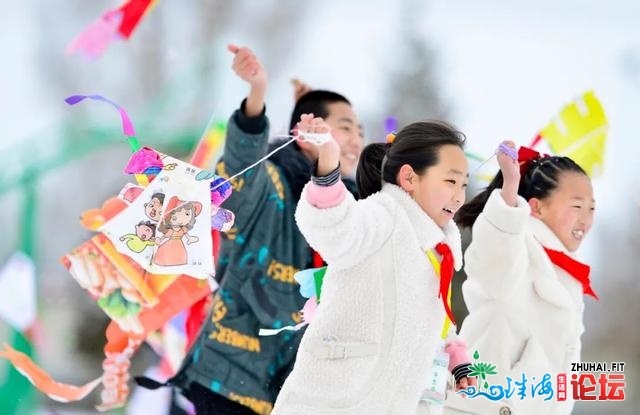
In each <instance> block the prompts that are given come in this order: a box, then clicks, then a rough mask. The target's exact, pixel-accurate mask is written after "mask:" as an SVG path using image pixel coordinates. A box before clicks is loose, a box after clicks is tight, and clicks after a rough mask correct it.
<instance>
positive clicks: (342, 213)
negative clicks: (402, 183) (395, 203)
mask: <svg viewBox="0 0 640 415" xmlns="http://www.w3.org/2000/svg"><path fill="white" fill-rule="evenodd" d="M334 186H337V187H342V188H344V184H343V183H342V182H338V183H336V184H335V185H333V186H329V187H325V188H324V189H317V187H320V186H317V185H314V184H313V183H307V185H306V186H305V188H304V190H303V191H302V196H301V197H300V202H299V203H298V207H297V209H296V221H297V223H298V227H299V228H300V232H302V234H303V235H304V237H305V238H306V240H307V242H309V245H310V246H311V247H312V248H313V249H314V250H316V251H317V252H318V253H320V255H321V256H322V258H324V260H325V261H326V262H327V263H328V264H330V265H331V266H333V267H336V268H347V267H350V266H353V265H356V264H358V263H360V262H362V261H363V260H364V259H365V258H367V257H368V256H370V255H371V254H373V253H375V252H377V251H378V250H379V249H380V248H381V247H382V245H383V244H384V243H385V241H386V240H387V239H388V238H389V237H390V236H391V232H392V230H393V226H394V222H395V219H396V218H395V210H394V209H393V208H392V205H391V203H389V204H386V203H385V202H384V200H383V199H382V198H371V197H370V198H367V199H364V200H360V201H358V202H356V201H355V199H354V198H353V195H351V193H349V192H348V191H346V188H345V189H344V191H343V192H342V197H341V198H339V199H335V198H336V192H335V191H332V188H333V187H334ZM309 192H311V193H313V195H312V196H310V195H309ZM320 192H322V193H320ZM322 195H325V199H326V200H323V196H322ZM327 206H329V207H327Z"/></svg>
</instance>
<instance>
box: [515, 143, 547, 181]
mask: <svg viewBox="0 0 640 415" xmlns="http://www.w3.org/2000/svg"><path fill="white" fill-rule="evenodd" d="M546 157H549V155H548V154H544V153H538V152H537V151H535V150H533V149H531V148H528V147H524V146H520V149H519V150H518V162H519V164H520V174H521V175H524V174H525V172H526V171H527V169H528V168H529V166H530V165H531V164H536V163H538V162H539V161H540V159H542V158H546Z"/></svg>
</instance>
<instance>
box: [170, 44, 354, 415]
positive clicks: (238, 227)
mask: <svg viewBox="0 0 640 415" xmlns="http://www.w3.org/2000/svg"><path fill="white" fill-rule="evenodd" d="M229 51H230V52H231V53H233V54H234V55H235V56H234V60H233V69H234V71H235V72H236V74H237V75H238V76H239V77H240V78H241V79H242V80H244V81H246V82H247V83H248V84H249V85H250V92H249V95H248V97H247V98H246V99H245V100H244V101H243V102H242V104H241V106H240V109H239V110H237V111H235V112H234V113H233V115H232V116H231V118H230V120H229V123H228V127H227V138H226V142H225V148H224V155H223V159H222V161H221V162H220V163H219V164H218V166H217V172H218V174H219V175H221V176H223V177H230V176H233V175H234V174H236V173H237V172H239V171H241V170H242V169H244V168H246V167H247V166H249V165H251V164H252V163H254V162H255V161H257V160H259V159H260V158H262V157H264V156H265V155H266V154H267V153H268V152H269V151H270V149H271V148H273V147H274V146H277V145H278V144H281V143H274V144H272V145H271V146H269V143H268V138H269V121H268V118H267V117H266V116H265V104H264V97H265V91H266V87H267V75H266V73H265V71H264V69H263V68H262V65H261V63H260V61H259V60H258V59H257V58H256V57H255V55H254V54H253V53H252V51H251V50H249V49H248V48H238V47H236V46H234V45H230V46H229ZM303 113H313V114H315V115H316V116H319V117H323V118H324V119H325V120H326V122H327V123H328V124H329V125H330V126H331V128H332V134H333V136H334V137H335V139H336V141H338V143H339V144H340V146H341V149H342V157H341V159H340V169H341V173H342V175H343V177H349V176H352V175H353V173H354V172H355V167H356V164H357V161H358V157H359V155H360V152H361V150H362V146H363V139H362V135H361V130H360V126H359V123H358V118H357V116H356V114H355V113H354V111H353V109H352V108H351V105H350V103H349V101H348V100H347V99H346V98H344V97H343V96H341V95H339V94H336V93H334V92H330V91H318V90H316V91H311V92H307V93H306V94H304V95H303V96H302V97H300V99H299V100H298V102H297V103H296V106H295V108H294V110H293V113H292V115H291V124H290V127H291V129H294V128H295V125H296V123H297V121H298V120H299V119H300V115H301V114H303ZM316 160H317V148H316V147H315V145H313V144H311V143H307V142H301V141H296V142H295V143H293V144H291V145H289V146H287V147H285V148H284V149H283V150H281V151H279V152H278V153H276V154H274V155H273V156H272V157H271V158H270V159H269V160H267V161H266V162H264V163H261V164H259V165H257V166H256V167H254V168H253V169H251V170H249V171H248V172H246V173H245V174H243V175H241V176H239V177H237V178H236V179H234V180H232V182H231V183H232V185H233V194H232V195H231V197H230V198H229V199H227V200H226V201H225V204H224V207H225V208H226V209H229V210H231V211H233V212H234V213H235V215H236V219H235V227H234V228H232V229H231V230H230V231H229V232H227V233H226V234H222V238H223V239H222V243H221V249H220V255H219V258H218V259H217V262H218V264H217V270H216V273H217V278H218V279H219V280H220V281H221V286H220V288H219V290H218V291H217V292H216V293H215V296H214V301H213V306H212V310H211V313H210V315H209V317H208V318H207V320H205V322H204V324H203V327H202V329H201V331H200V333H199V335H198V338H197V340H196V341H195V343H194V345H193V347H192V348H191V350H190V351H189V353H188V354H187V356H186V358H185V360H184V363H183V366H182V368H181V369H180V371H179V372H178V374H177V375H176V377H175V378H174V379H173V380H172V381H171V383H172V384H173V385H176V386H177V387H178V388H180V389H181V390H182V392H183V393H184V394H185V395H186V396H187V397H188V398H189V399H190V400H191V401H192V402H193V403H194V405H195V406H196V411H197V414H199V415H200V414H216V415H217V414H251V415H253V414H255V413H258V414H269V413H270V412H271V409H272V406H273V403H274V402H275V399H276V396H277V394H278V392H279V390H280V387H281V386H282V383H283V382H284V379H285V378H286V376H287V375H288V374H289V372H290V371H291V369H292V368H293V361H294V358H295V355H296V351H297V349H298V344H299V342H300V339H301V337H302V332H284V333H281V334H279V335H277V336H271V337H258V331H259V330H260V329H261V328H280V327H283V326H289V325H295V324H297V323H299V322H300V321H301V316H300V313H299V310H300V309H301V308H302V306H303V305H304V302H305V300H306V299H305V298H303V297H302V296H301V295H300V294H299V291H298V289H299V286H298V285H297V283H296V282H295V280H294V278H293V275H294V274H295V273H296V272H297V271H298V270H301V269H305V268H309V267H311V266H313V265H319V264H318V258H315V261H314V259H313V255H312V251H311V249H310V248H309V245H308V244H307V242H306V241H305V239H304V238H303V237H302V235H301V234H300V231H299V230H298V227H297V225H296V223H295V219H294V211H295V208H296V205H297V203H298V200H299V198H300V193H301V192H302V187H303V186H304V185H305V184H306V183H307V182H308V181H309V180H310V177H311V173H312V170H313V168H314V165H315V162H316ZM345 183H346V184H347V187H348V188H349V189H350V190H352V191H353V192H354V193H355V183H354V182H353V181H351V180H347V181H346V182H345Z"/></svg>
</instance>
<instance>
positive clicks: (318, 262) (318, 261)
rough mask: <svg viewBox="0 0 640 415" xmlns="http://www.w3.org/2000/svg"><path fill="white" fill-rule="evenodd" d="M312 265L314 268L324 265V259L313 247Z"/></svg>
mask: <svg viewBox="0 0 640 415" xmlns="http://www.w3.org/2000/svg"><path fill="white" fill-rule="evenodd" d="M311 266H312V267H313V268H320V267H324V259H322V257H321V256H320V254H319V253H317V252H316V251H314V250H313V249H312V250H311Z"/></svg>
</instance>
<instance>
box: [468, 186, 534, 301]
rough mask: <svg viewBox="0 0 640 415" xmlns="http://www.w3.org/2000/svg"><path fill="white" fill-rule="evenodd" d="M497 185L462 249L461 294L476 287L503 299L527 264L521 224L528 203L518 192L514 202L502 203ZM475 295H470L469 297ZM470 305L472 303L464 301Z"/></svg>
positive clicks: (489, 297) (492, 296)
mask: <svg viewBox="0 0 640 415" xmlns="http://www.w3.org/2000/svg"><path fill="white" fill-rule="evenodd" d="M500 191H501V190H500V189H496V190H494V191H493V193H491V195H490V196H489V200H488V201H487V204H486V205H485V208H484V210H483V211H482V213H481V214H480V215H479V216H478V218H477V219H476V222H475V224H474V225H473V230H472V240H471V244H470V245H469V248H468V249H467V251H466V253H465V257H464V259H465V272H466V274H467V281H466V282H465V287H464V288H465V294H467V292H470V291H474V290H480V291H481V292H482V293H479V294H480V297H485V298H488V299H505V298H507V297H508V296H509V295H510V292H511V290H512V289H513V287H514V286H515V285H516V283H517V281H518V279H519V278H522V277H523V276H524V274H525V272H526V269H527V266H528V255H527V248H526V243H525V227H526V224H527V220H528V217H529V213H530V208H529V204H528V203H527V202H526V201H525V200H524V199H523V198H522V197H519V196H518V206H517V207H512V206H509V205H507V204H506V202H505V201H504V199H503V198H502V195H501V194H500ZM474 297H478V296H473V295H472V296H471V298H469V299H468V298H467V295H465V301H471V303H473V298H474ZM468 306H469V307H473V304H468Z"/></svg>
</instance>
